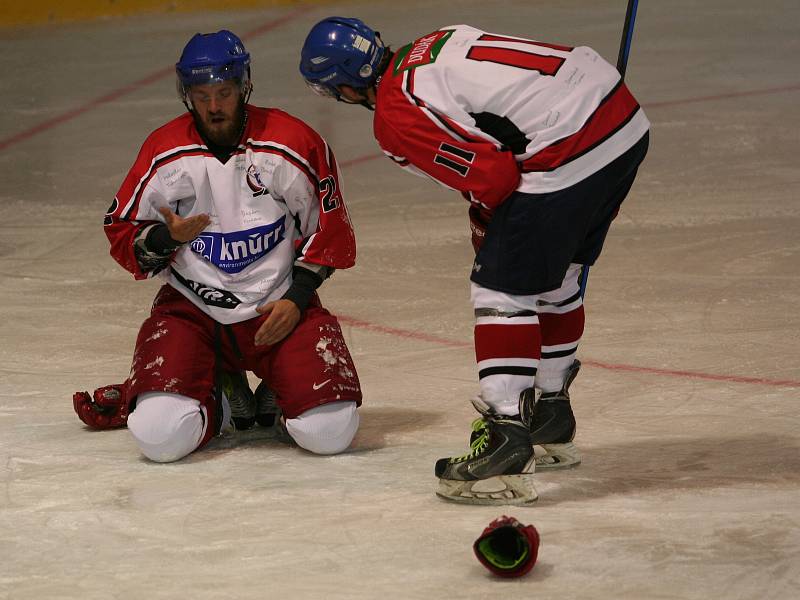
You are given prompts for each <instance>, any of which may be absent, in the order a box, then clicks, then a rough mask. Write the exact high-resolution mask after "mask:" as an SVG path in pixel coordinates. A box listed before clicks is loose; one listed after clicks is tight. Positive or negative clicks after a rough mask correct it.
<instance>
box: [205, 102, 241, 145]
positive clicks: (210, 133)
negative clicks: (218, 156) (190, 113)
mask: <svg viewBox="0 0 800 600" xmlns="http://www.w3.org/2000/svg"><path fill="white" fill-rule="evenodd" d="M194 121H195V124H196V125H197V128H198V129H199V130H200V133H202V134H203V137H204V138H206V139H207V140H208V141H210V142H211V143H213V144H216V145H218V146H236V145H237V144H238V143H239V139H240V138H241V136H242V127H243V125H244V102H239V104H237V105H236V110H235V111H234V113H233V114H232V115H227V114H225V113H217V114H214V115H208V114H206V115H204V116H203V117H201V116H200V115H199V114H198V113H197V112H196V111H194Z"/></svg>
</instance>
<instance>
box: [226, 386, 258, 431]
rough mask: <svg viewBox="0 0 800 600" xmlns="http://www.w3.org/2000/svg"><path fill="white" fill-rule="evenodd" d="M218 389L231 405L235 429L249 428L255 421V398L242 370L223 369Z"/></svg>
mask: <svg viewBox="0 0 800 600" xmlns="http://www.w3.org/2000/svg"><path fill="white" fill-rule="evenodd" d="M219 386H220V389H221V390H222V393H223V394H224V395H225V397H226V398H227V399H228V405H229V406H230V407H231V421H232V422H233V426H234V428H235V429H236V431H244V430H246V429H250V428H251V427H252V426H253V424H254V423H255V422H256V399H255V396H254V395H253V392H252V390H251V389H250V384H249V383H248V382H247V376H246V375H245V373H244V372H237V371H223V372H222V373H221V374H220V382H219Z"/></svg>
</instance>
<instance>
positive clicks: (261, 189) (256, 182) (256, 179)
mask: <svg viewBox="0 0 800 600" xmlns="http://www.w3.org/2000/svg"><path fill="white" fill-rule="evenodd" d="M247 185H248V186H249V187H250V189H251V190H253V198H255V197H256V196H261V195H263V194H268V193H269V190H268V189H267V186H266V184H265V183H264V182H263V181H262V180H261V173H260V172H259V170H258V169H256V166H255V165H250V166H249V167H247Z"/></svg>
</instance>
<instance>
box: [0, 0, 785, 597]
mask: <svg viewBox="0 0 800 600" xmlns="http://www.w3.org/2000/svg"><path fill="white" fill-rule="evenodd" d="M624 9H625V2H622V1H614V2H612V1H610V0H599V1H589V0H570V1H567V2H560V3H556V2H531V1H530V0H527V1H522V0H514V1H504V2H499V1H497V2H488V1H486V0H484V1H480V2H479V1H475V0H464V1H460V2H457V3H451V2H430V1H429V2H420V1H417V0H412V1H407V2H396V3H390V2H369V3H352V4H333V3H331V4H323V5H313V6H311V7H306V8H304V9H302V10H294V9H266V10H260V11H253V12H234V11H226V12H220V13H207V14H199V15H193V16H185V15H180V16H178V15H167V16H159V17H146V18H144V17H143V18H130V19H124V20H113V21H102V22H98V23H94V24H88V25H86V24H84V25H70V26H61V27H55V26H52V27H41V28H26V29H16V30H5V31H0V48H2V55H3V58H4V60H3V69H2V73H3V77H2V78H0V96H1V97H2V98H3V100H4V102H3V108H2V111H0V146H4V147H2V149H0V181H2V185H0V342H1V343H0V599H2V600H12V599H13V600H22V599H26V600H27V599H36V600H41V599H81V600H88V599H108V598H114V599H129V598H130V599H139V598H148V599H162V598H163V599H173V598H185V599H192V600H195V599H196V600H200V599H206V598H209V599H210V598H220V597H222V598H237V599H245V598H246V599H249V598H253V599H262V598H281V599H348V600H351V599H433V600H437V599H445V598H459V599H460V600H472V599H475V600H477V599H483V598H531V599H533V598H536V599H558V600H563V599H571V598H576V599H591V600H598V599H630V600H656V599H657V600H667V599H670V600H671V599H692V600H708V599H710V598H712V599H717V598H718V599H725V600H739V599H741V600H744V599H748V600H750V599H753V600H763V599H770V598H774V599H780V600H789V599H792V598H800V531H799V529H798V525H799V524H800V523H799V521H800V490H799V488H798V483H800V455H798V447H799V446H800V444H798V440H799V439H800V433H798V430H799V429H800V427H798V425H800V418H798V414H800V413H798V400H800V368H798V364H800V341H798V339H799V338H800V317H798V312H799V311H798V300H797V299H798V297H800V268H798V264H800V234H799V233H798V232H799V231H800V202H799V201H800V197H799V196H800V195H799V194H798V183H799V182H800V160H799V159H798V156H799V154H798V151H799V150H800V144H798V142H799V141H800V139H799V138H800V134H798V132H799V131H800V111H798V106H800V71H798V68H797V53H798V49H800V47H799V46H798V40H799V39H800V6H799V5H798V3H797V2H796V1H795V0H773V1H768V2H760V3H752V2H743V1H742V0H710V1H709V2H704V3H697V2H691V1H689V0H672V1H670V2H664V1H655V0H653V1H650V2H642V3H641V5H640V7H639V15H638V17H637V24H636V35H635V38H634V42H633V50H632V53H631V59H630V64H629V68H628V74H627V79H628V81H629V83H630V85H631V87H632V89H633V91H634V93H635V94H636V96H637V98H638V99H639V100H640V101H641V103H642V105H643V106H644V108H645V110H646V112H647V114H648V115H649V117H650V119H651V121H652V123H653V132H652V146H651V152H650V155H649V157H648V158H647V161H646V163H645V165H644V167H643V168H642V171H641V176H640V178H639V180H638V182H637V183H636V185H635V187H634V189H633V192H632V194H631V196H630V198H629V199H628V200H627V201H626V204H625V205H624V207H623V210H622V212H621V214H620V216H619V218H618V220H617V222H616V224H615V226H614V228H613V229H612V233H611V235H610V237H609V239H608V242H607V246H606V249H605V252H604V255H603V257H602V259H601V261H600V263H599V264H598V265H597V266H596V267H595V268H594V269H593V270H592V272H591V276H590V279H589V289H588V294H587V315H588V323H587V329H586V334H585V337H584V343H583V345H582V347H581V350H580V358H581V359H582V360H583V361H584V364H585V368H584V369H583V371H582V372H581V374H580V376H579V378H578V379H577V380H576V382H575V384H574V387H573V396H574V405H575V411H576V414H577V418H578V421H579V426H578V437H577V442H578V443H579V445H580V447H581V449H582V451H583V455H584V462H583V464H582V465H581V466H580V467H579V468H577V469H574V470H571V471H568V472H564V473H549V474H542V475H539V476H537V486H538V489H539V492H540V500H539V502H538V503H537V504H536V505H535V506H533V507H530V508H524V509H520V508H507V509H503V508H493V507H488V508H487V507H465V506H457V505H451V504H447V503H445V502H442V501H440V500H438V499H437V498H436V497H435V495H434V489H435V480H434V477H433V463H434V461H435V459H436V458H438V457H440V456H448V455H452V454H454V453H460V452H461V451H463V450H464V449H465V447H466V440H467V433H468V426H469V422H470V421H471V419H472V418H473V412H472V409H471V407H470V405H469V403H468V399H469V397H470V396H471V395H472V394H473V393H475V391H476V389H477V388H476V383H475V378H476V375H475V368H474V356H473V352H472V349H471V332H472V317H471V310H470V307H469V303H468V284H467V276H468V273H469V267H470V254H471V250H470V246H469V240H468V233H467V220H466V210H465V206H464V203H463V200H462V199H461V198H460V197H459V196H458V195H455V194H453V193H449V192H447V191H445V190H442V189H439V188H437V187H435V186H434V184H432V183H430V182H427V181H425V180H422V179H418V178H414V177H411V176H409V175H406V174H404V173H402V172H401V171H400V170H399V169H397V168H396V167H394V166H393V165H391V164H390V163H389V161H386V160H384V159H380V158H376V159H375V160H372V157H377V155H378V154H379V151H378V148H377V146H376V144H375V143H374V141H373V140H372V137H371V127H370V117H369V115H368V114H367V112H366V111H364V110H362V109H361V108H358V107H347V106H344V105H337V104H336V103H334V102H326V101H324V100H323V99H320V98H317V97H315V96H313V95H312V94H311V93H310V92H309V91H308V90H307V89H306V87H305V85H304V84H303V82H302V81H301V80H300V77H299V76H298V74H297V72H296V65H297V62H298V54H299V47H300V45H301V43H302V40H303V38H304V37H305V34H306V32H307V31H308V29H309V27H310V26H311V25H312V24H313V23H315V22H316V21H317V20H318V19H320V18H322V17H324V16H326V15H328V14H342V15H351V16H360V17H362V18H364V19H365V20H366V21H367V22H369V23H371V24H373V25H374V26H375V27H376V28H378V29H379V30H380V31H381V32H382V33H383V37H384V39H385V40H386V41H387V42H388V43H390V44H393V45H395V46H397V45H399V44H402V43H404V42H406V41H408V40H410V39H413V38H414V37H417V36H419V35H422V34H424V33H427V32H429V31H431V30H433V29H435V28H437V27H439V26H443V25H449V24H454V23H460V22H464V23H469V24H473V25H476V26H479V27H482V28H484V29H487V30H490V31H496V32H500V33H508V34H516V35H520V36H527V37H534V38H538V39H542V40H544V41H551V42H556V43H564V44H572V45H575V44H588V45H590V46H593V47H595V48H596V49H597V50H598V51H600V52H601V53H602V54H603V55H604V56H606V57H607V58H609V60H611V61H612V62H615V61H616V55H617V47H618V43H619V37H620V31H621V27H622V20H623V16H624ZM276 19H283V20H282V21H280V24H279V25H276V26H275V27H273V28H268V30H266V31H263V32H261V33H256V34H253V35H251V36H249V37H247V38H246V40H245V41H246V45H247V46H248V49H249V50H250V52H251V53H252V55H253V78H254V82H255V94H254V100H255V101H256V102H257V103H260V104H265V105H271V106H277V107H280V108H283V109H286V110H288V111H290V112H292V113H294V114H295V115H297V116H299V117H301V118H303V119H305V120H307V121H308V122H309V123H311V124H312V125H313V126H314V127H315V128H317V129H318V130H319V131H320V132H321V133H322V134H323V135H324V136H325V137H326V139H327V140H328V141H329V142H330V144H331V145H332V147H333V148H334V150H335V152H336V153H337V156H338V159H339V161H340V163H342V165H343V169H344V179H345V193H346V201H347V202H348V204H349V208H350V212H351V215H352V218H353V222H354V224H355V227H356V233H357V237H358V251H359V258H358V265H357V266H356V267H355V268H353V269H351V270H349V271H341V272H337V273H336V274H335V276H334V277H333V279H332V280H331V281H330V282H328V283H327V284H326V285H325V287H324V289H323V292H322V295H323V301H324V302H325V303H326V304H327V306H328V307H329V308H330V309H332V310H333V311H335V312H336V313H338V314H339V315H341V316H342V323H343V328H344V332H345V336H346V338H347V341H348V343H349V345H350V347H351V350H352V352H353V354H354V358H355V360H356V363H357V367H358V370H359V374H360V377H361V381H362V384H363V388H364V393H365V402H364V406H363V409H362V427H361V430H360V431H359V433H358V435H357V437H356V439H355V442H354V446H353V448H352V450H351V451H349V452H347V453H346V454H344V455H340V456H336V457H328V458H321V457H315V456H312V455H310V454H307V453H304V452H302V451H300V450H298V449H296V448H288V447H284V446H282V445H280V444H278V443H276V442H273V441H270V440H268V439H264V437H263V436H259V435H258V434H257V433H253V434H249V435H246V436H242V437H241V438H239V439H234V440H219V441H217V442H215V443H214V444H212V446H211V447H209V448H208V449H206V450H204V451H202V452H199V453H196V454H194V455H192V456H191V457H190V458H188V459H187V460H184V461H182V462H180V463H177V464H170V465H157V464H152V463H149V462H147V461H146V460H144V459H143V458H141V456H140V455H139V453H138V452H137V450H136V447H135V445H134V443H133V441H132V440H131V438H130V436H129V435H128V433H127V432H126V431H125V430H121V431H110V432H92V431H89V430H87V429H85V428H84V427H83V426H82V424H81V423H80V422H79V421H78V419H77V417H76V416H75V414H74V413H73V410H72V405H71V395H72V393H73V392H74V391H76V390H84V389H87V390H89V391H91V390H92V389H93V388H94V387H97V386H99V385H103V384H108V383H112V382H116V381H121V380H122V379H123V378H124V376H125V374H126V373H127V371H128V369H129V366H130V355H131V351H132V347H133V343H134V339H135V336H136V332H137V330H138V327H139V324H140V323H141V321H142V320H143V319H144V318H145V316H146V314H147V312H148V310H149V305H150V302H151V299H152V297H153V295H154V292H155V290H156V287H155V284H154V283H153V282H146V283H137V282H134V281H133V280H132V279H131V278H130V277H129V276H128V275H127V274H126V273H125V272H124V271H123V270H122V269H121V268H120V267H118V266H117V265H116V264H115V263H114V262H113V260H112V259H111V258H110V257H109V256H108V251H107V242H106V239H105V237H104V235H103V232H102V227H101V223H102V216H103V213H104V212H105V209H106V207H107V206H108V205H109V204H110V202H111V199H112V198H113V195H114V193H115V192H116V190H117V188H118V186H119V184H120V182H121V181H122V178H123V177H124V175H125V173H126V172H127V170H128V168H129V167H130V165H131V163H132V161H133V159H134V157H135V155H136V152H137V150H138V147H139V145H140V144H141V142H142V141H143V140H144V137H145V136H146V134H147V133H148V132H149V131H150V130H152V129H153V128H155V127H157V126H158V125H160V124H162V123H163V122H165V121H166V120H168V119H169V118H171V117H173V116H175V115H177V114H179V113H180V111H181V110H182V107H181V105H180V104H179V102H178V100H177V98H176V96H175V92H174V86H173V81H172V78H171V77H170V76H168V75H167V76H160V77H159V76H158V73H159V72H160V70H162V69H166V70H169V67H170V65H171V64H173V63H174V61H175V60H176V58H177V55H178V54H179V52H180V49H181V47H182V46H183V44H184V43H185V41H186V40H187V39H188V38H189V37H190V36H191V35H192V34H193V33H195V32H196V31H214V30H217V29H220V28H223V27H225V28H230V29H232V30H234V31H236V32H239V33H246V32H250V31H254V30H256V29H257V28H259V27H261V26H262V25H265V24H268V23H271V22H274V21H275V20H276ZM154 74H155V75H154ZM151 75H154V76H153V78H152V82H150V83H141V81H142V80H143V79H144V78H147V77H149V76H151ZM126 86H133V87H132V88H130V89H129V88H127V87H126ZM117 91H118V92H119V93H118V94H115V96H114V98H107V97H106V95H107V94H109V93H112V92H117ZM76 110H78V111H79V112H78V113H73V112H72V111H76ZM65 115H66V117H69V118H66V117H65ZM53 119H56V120H57V122H53V121H51V120H53ZM40 125H42V129H41V130H39V131H37V132H32V133H30V134H29V135H26V136H24V137H23V138H22V139H16V140H12V138H13V137H14V136H16V135H17V134H19V133H21V132H30V131H31V130H32V129H33V128H37V127H39V126H40ZM9 140H11V143H7V144H5V145H4V144H3V143H4V142H8V141H9ZM692 374H694V375H696V376H692ZM504 513H505V514H512V515H514V516H516V517H517V518H519V519H520V520H522V521H525V522H529V523H533V524H535V525H536V527H537V528H538V529H539V531H540V533H541V536H542V547H541V550H540V560H539V563H538V565H537V566H536V568H535V569H534V571H533V572H532V573H531V574H530V575H529V576H527V577H526V578H524V579H521V580H517V581H498V580H494V579H493V578H491V577H490V576H489V575H488V573H487V572H485V571H484V570H483V568H482V567H481V566H480V565H479V564H478V562H477V561H476V560H475V559H474V557H473V556H472V554H471V543H472V541H473V540H474V539H475V538H476V537H477V535H478V534H479V533H480V532H481V530H482V528H483V527H484V526H485V525H486V524H487V523H488V522H489V521H490V520H491V519H492V518H494V517H496V516H499V515H500V514H504Z"/></svg>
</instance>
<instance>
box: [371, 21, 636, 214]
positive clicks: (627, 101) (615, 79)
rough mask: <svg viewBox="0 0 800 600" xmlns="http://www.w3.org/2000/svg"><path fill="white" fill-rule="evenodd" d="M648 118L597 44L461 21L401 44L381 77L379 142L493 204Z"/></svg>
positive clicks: (568, 174)
mask: <svg viewBox="0 0 800 600" xmlns="http://www.w3.org/2000/svg"><path fill="white" fill-rule="evenodd" d="M649 127H650V123H649V121H648V120H647V117H645V115H644V112H643V111H642V109H641V108H640V107H639V104H638V103H637V102H636V100H635V99H634V98H633V96H632V95H631V93H630V92H629V91H628V89H627V87H626V86H625V85H624V83H622V80H621V77H620V74H619V73H618V72H617V70H616V69H615V68H614V67H613V66H612V65H610V64H609V63H608V62H606V61H605V60H603V58H602V57H601V56H600V55H599V54H597V52H595V51H594V50H592V49H591V48H588V47H585V46H580V47H576V48H569V47H566V46H556V45H553V44H545V43H542V42H535V41H532V40H527V39H523V38H517V37H509V36H503V35H496V34H492V33H486V32H484V31H481V30H479V29H475V28H474V27H470V26H468V25H454V26H450V27H445V28H443V29H440V30H439V31H434V32H433V33H431V34H429V35H426V36H423V37H421V38H419V39H418V40H416V41H414V42H413V43H411V44H408V45H406V46H404V47H403V48H400V49H399V50H398V51H397V52H396V53H395V56H394V57H393V58H392V60H391V62H390V64H389V66H388V68H387V70H386V72H385V73H384V75H383V77H382V78H381V80H380V81H379V83H378V88H377V102H376V106H375V119H374V132H375V137H376V139H377V140H378V143H379V144H380V146H381V148H382V149H383V151H384V153H385V154H387V155H388V156H389V157H390V158H391V159H392V160H394V161H395V162H396V163H398V164H399V165H400V166H402V167H404V168H406V169H408V170H411V171H412V172H414V173H416V174H418V175H427V176H429V177H431V178H433V179H435V180H436V181H438V182H439V183H441V184H443V185H445V186H447V187H449V188H452V189H455V190H458V191H461V192H465V193H467V194H469V197H470V199H471V200H472V201H473V202H477V203H480V204H482V205H483V206H485V207H487V208H494V207H496V206H497V205H498V204H500V203H501V202H502V201H503V200H504V199H505V198H506V197H507V196H508V195H509V194H510V193H511V192H513V191H515V190H516V191H520V192H526V193H531V194H537V193H545V192H552V191H556V190H560V189H563V188H566V187H568V186H570V185H573V184H575V183H577V182H578V181H581V180H583V179H585V178H586V177H588V176H589V175H591V174H592V173H595V172H596V171H598V170H599V169H601V168H602V167H604V166H605V165H607V164H608V163H610V162H611V161H613V160H614V159H615V158H617V157H618V156H620V155H621V154H622V153H624V152H625V151H626V150H628V149H629V148H630V147H631V146H633V145H634V144H635V143H636V142H637V141H638V140H639V139H641V138H642V136H643V135H644V134H645V133H646V132H647V131H648V129H649Z"/></svg>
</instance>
